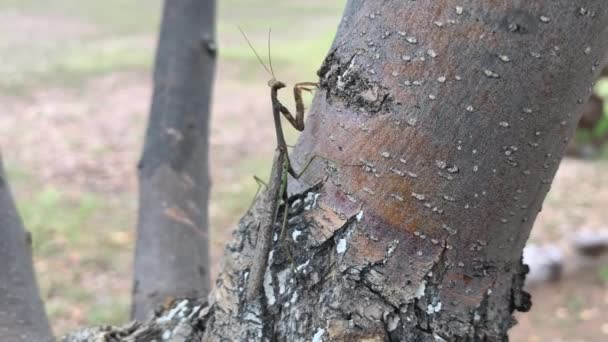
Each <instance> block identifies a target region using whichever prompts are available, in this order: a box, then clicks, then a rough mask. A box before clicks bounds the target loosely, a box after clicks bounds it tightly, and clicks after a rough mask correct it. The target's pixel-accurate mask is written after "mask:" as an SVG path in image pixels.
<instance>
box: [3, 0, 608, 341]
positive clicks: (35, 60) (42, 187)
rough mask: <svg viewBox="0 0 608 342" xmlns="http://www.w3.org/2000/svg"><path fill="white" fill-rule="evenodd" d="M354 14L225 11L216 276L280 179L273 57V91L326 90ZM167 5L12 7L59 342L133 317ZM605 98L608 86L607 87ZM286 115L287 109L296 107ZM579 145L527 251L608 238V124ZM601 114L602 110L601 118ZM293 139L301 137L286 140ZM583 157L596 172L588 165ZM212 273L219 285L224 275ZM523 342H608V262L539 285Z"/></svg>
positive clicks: (6, 134) (13, 84)
mask: <svg viewBox="0 0 608 342" xmlns="http://www.w3.org/2000/svg"><path fill="white" fill-rule="evenodd" d="M343 5H344V0H309V1H296V0H283V1H270V0H221V1H218V6H219V9H218V10H219V12H218V22H217V25H218V26H217V27H218V40H219V48H220V55H219V57H220V58H219V63H218V65H217V73H216V86H215V90H214V97H213V99H214V102H213V110H212V119H211V120H212V125H211V145H210V147H211V153H210V156H211V174H212V180H213V188H212V190H211V203H210V214H211V222H210V231H211V248H212V250H211V254H212V257H213V263H214V267H213V268H212V269H213V271H214V272H217V271H218V269H219V267H218V263H219V259H220V257H221V254H222V248H223V245H224V243H225V242H226V240H227V239H229V238H230V234H231V230H232V228H233V227H234V225H235V223H236V222H237V220H238V219H239V218H240V216H241V215H242V214H243V213H244V211H245V210H246V208H247V207H248V205H249V203H250V201H251V199H252V196H253V193H254V192H255V190H256V183H255V182H254V181H253V179H252V175H254V174H256V175H259V176H262V177H266V176H267V174H268V172H269V168H270V165H271V158H272V151H273V144H274V139H275V138H274V133H273V129H274V128H273V126H272V120H271V116H270V112H269V110H270V103H269V101H268V96H267V86H266V81H267V78H268V75H267V74H266V73H265V71H264V70H263V68H262V67H261V66H260V65H259V64H258V61H257V60H256V59H255V56H254V55H253V53H252V52H251V51H250V49H249V47H248V46H247V44H246V43H245V42H244V40H243V38H242V37H241V35H240V33H239V32H238V29H237V26H241V27H242V28H243V29H244V30H245V31H246V32H247V34H248V36H249V38H250V40H251V41H252V42H253V44H254V45H256V46H258V50H260V53H261V54H262V55H265V47H266V39H267V38H266V34H267V29H268V27H272V30H273V32H272V38H271V39H272V40H271V43H272V58H273V64H274V69H275V72H276V74H277V77H278V78H280V79H281V80H284V81H287V82H288V83H289V84H293V83H295V82H299V81H314V80H315V79H316V70H317V68H318V67H319V66H320V64H321V62H322V59H323V57H324V56H325V54H326V53H327V51H328V49H329V46H330V44H331V41H332V39H333V34H334V32H335V30H336V27H337V24H338V22H339V19H340V15H341V10H342V7H343ZM161 6H162V2H161V1H160V0H106V1H82V0H45V1H41V0H0V56H1V61H2V62H1V63H0V148H1V151H2V154H3V158H4V161H5V164H6V168H7V172H8V177H9V181H10V183H11V186H12V188H13V192H14V195H15V197H16V200H17V202H18V207H19V210H20V212H21V215H22V216H23V220H24V222H25V225H26V227H27V228H28V229H29V230H30V231H32V233H33V236H34V258H35V266H36V270H37V272H38V281H39V285H40V287H41V292H42V297H43V299H44V300H45V301H46V309H47V311H48V313H49V315H50V318H51V323H52V325H53V329H54V330H55V333H56V334H62V333H65V332H67V331H69V330H72V329H75V328H77V327H79V326H84V325H95V324H120V323H122V322H125V321H126V320H127V318H128V311H129V305H130V291H131V267H132V265H131V263H132V253H133V243H134V238H135V230H134V227H135V222H136V209H137V180H136V168H135V165H136V163H137V161H138V159H139V156H140V153H141V147H142V143H143V135H144V129H145V125H146V120H147V115H148V109H149V103H150V96H151V83H150V81H151V77H150V76H151V67H152V64H153V58H154V50H155V46H156V39H157V32H158V28H159V20H160V13H161ZM597 93H598V94H599V96H600V98H606V97H608V84H606V83H602V82H600V83H598V86H597ZM285 100H286V101H287V102H289V100H288V99H285ZM596 108H599V112H600V116H599V119H597V120H595V121H594V122H595V123H594V124H593V125H592V126H591V127H590V128H589V127H583V128H581V129H580V130H579V132H577V136H576V139H574V143H573V145H571V148H570V150H571V152H572V153H573V155H576V156H578V157H577V158H566V159H565V160H564V161H563V162H562V165H561V167H560V170H559V172H558V175H557V178H556V180H555V183H554V184H553V187H552V190H551V192H550V193H549V195H548V197H547V200H546V202H545V206H544V208H543V211H542V213H541V214H540V216H539V218H538V220H537V223H536V226H535V228H534V230H533V233H532V237H531V241H532V242H533V243H535V244H538V245H541V246H542V245H546V244H552V245H555V246H561V245H564V244H568V242H567V241H568V240H567V239H568V237H569V236H571V235H572V234H574V233H576V232H579V231H600V230H602V229H606V228H607V227H608V210H606V207H607V206H608V149H607V148H606V147H605V146H603V139H602V137H604V136H606V135H608V116H606V114H604V111H603V104H602V103H601V102H600V103H599V104H596ZM597 111H598V110H596V111H595V112H597ZM289 136H290V139H291V140H292V141H294V140H295V138H296V134H295V133H294V132H291V133H290V134H289ZM581 156H584V157H585V158H584V159H581V158H580V157H581ZM214 274H215V273H214ZM531 290H532V292H533V295H534V297H533V301H534V306H533V308H532V312H531V313H530V314H526V315H520V316H519V320H520V322H521V324H520V325H518V326H517V327H516V328H514V329H513V330H512V333H511V335H512V340H514V341H606V340H608V264H607V263H603V264H602V263H599V264H594V266H593V267H586V268H584V269H583V270H579V271H576V273H575V275H574V276H572V275H571V276H565V277H563V279H561V280H560V281H558V282H551V283H542V284H539V285H536V286H533V287H531Z"/></svg>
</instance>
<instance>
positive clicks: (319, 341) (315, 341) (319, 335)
mask: <svg viewBox="0 0 608 342" xmlns="http://www.w3.org/2000/svg"><path fill="white" fill-rule="evenodd" d="M323 334H325V329H323V328H319V329H317V331H316V332H315V334H314V335H313V336H312V342H323Z"/></svg>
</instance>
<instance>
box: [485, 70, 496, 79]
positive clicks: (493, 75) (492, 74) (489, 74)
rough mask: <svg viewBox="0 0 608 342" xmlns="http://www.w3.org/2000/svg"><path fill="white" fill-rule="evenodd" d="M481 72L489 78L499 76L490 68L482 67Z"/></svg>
mask: <svg viewBox="0 0 608 342" xmlns="http://www.w3.org/2000/svg"><path fill="white" fill-rule="evenodd" d="M483 73H484V74H485V75H486V76H488V77H490V78H499V77H500V76H499V75H498V74H497V73H496V72H494V71H492V70H490V69H483Z"/></svg>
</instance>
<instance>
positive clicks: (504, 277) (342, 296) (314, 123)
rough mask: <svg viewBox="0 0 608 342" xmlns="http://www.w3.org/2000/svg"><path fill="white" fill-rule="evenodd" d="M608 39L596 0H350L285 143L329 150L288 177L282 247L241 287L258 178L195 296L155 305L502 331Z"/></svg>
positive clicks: (310, 334)
mask: <svg viewBox="0 0 608 342" xmlns="http://www.w3.org/2000/svg"><path fill="white" fill-rule="evenodd" d="M607 44H608V8H606V6H604V2H603V1H602V0H586V1H577V2H573V1H569V0H552V1H549V0H535V1H482V0H476V1H472V0H467V1H455V0H434V1H431V0H419V1H403V0H385V1H362V0H351V1H349V2H348V4H347V7H346V10H345V14H344V18H343V21H342V23H341V25H340V28H339V31H338V33H337V36H336V39H335V41H334V45H333V47H332V50H331V52H330V54H329V55H328V57H327V58H326V60H325V62H324V64H323V66H322V68H321V70H320V72H319V76H320V90H319V91H318V93H317V94H316V96H315V99H314V101H313V106H312V108H311V110H310V115H309V119H308V121H307V128H306V130H305V131H304V133H303V135H302V136H301V137H300V141H299V143H298V145H297V147H296V151H295V153H294V154H293V155H292V161H294V162H299V163H297V164H299V165H301V164H303V161H305V160H307V159H308V158H309V157H310V156H312V155H320V156H324V157H328V158H330V159H331V160H333V161H335V162H333V161H332V162H328V161H319V162H316V163H315V164H313V166H312V168H311V169H309V171H308V172H307V173H306V174H305V177H304V179H301V180H300V182H296V181H295V180H292V181H290V189H291V192H292V196H291V197H290V200H289V202H288V203H287V205H285V206H283V207H282V208H281V210H289V214H290V219H289V224H288V234H287V235H288V236H289V241H288V246H289V247H288V248H289V249H290V252H291V255H292V256H293V258H294V264H291V263H290V262H289V261H288V258H287V256H286V253H285V250H283V248H282V247H281V244H279V243H278V241H275V243H274V245H273V249H272V251H271V253H270V256H269V267H268V269H267V272H266V276H265V282H264V285H265V286H264V290H265V291H264V292H265V298H264V299H263V301H262V302H257V303H247V302H246V296H245V292H246V291H245V289H246V287H247V282H248V279H249V271H250V269H251V268H252V264H251V263H252V260H253V256H254V255H255V246H254V243H255V241H256V234H257V231H258V228H259V223H260V217H263V214H264V213H265V212H266V210H267V208H265V207H264V203H266V202H267V198H265V196H262V197H260V199H259V200H258V201H257V202H256V204H255V205H254V207H253V208H252V210H251V211H250V212H249V213H248V214H247V215H246V216H245V217H244V218H243V219H242V221H241V222H240V224H239V226H238V228H237V230H236V233H235V240H234V241H233V242H232V243H231V244H229V245H228V246H227V248H226V251H225V257H224V263H223V272H222V273H221V274H220V275H219V277H218V280H217V283H216V288H215V290H214V292H213V293H212V295H211V296H210V298H211V303H209V306H208V307H206V308H204V309H202V310H200V311H199V309H200V308H198V307H197V306H196V307H192V308H191V307H189V306H188V307H187V308H186V309H184V306H183V305H182V307H181V308H180V309H179V310H185V311H183V314H182V315H181V316H180V315H173V316H171V317H173V318H174V320H175V321H181V322H184V324H187V325H188V326H195V328H194V330H192V329H191V330H189V333H188V334H189V335H188V336H190V337H195V336H196V338H200V337H199V336H200V335H197V334H200V333H201V332H202V334H203V340H204V341H220V340H221V341H225V340H234V341H254V340H255V341H258V340H265V341H266V340H276V341H311V340H312V341H315V342H318V341H355V340H366V341H385V340H393V341H504V340H507V339H508V337H507V336H508V335H507V331H508V329H509V328H510V327H511V326H512V325H513V324H514V322H515V321H514V319H513V316H512V313H513V311H514V310H520V311H526V310H528V309H529V307H530V305H531V303H530V298H529V295H528V294H527V293H525V292H524V291H523V290H522V286H523V282H524V277H525V274H526V271H527V267H526V266H525V265H523V264H522V262H521V255H522V249H523V246H524V244H525V242H526V239H527V238H528V235H529V233H530V229H531V227H532V224H533V222H534V219H535V217H536V215H537V213H538V211H539V210H540V209H541V205H542V201H543V199H544V197H545V195H546V193H547V191H548V189H549V186H550V184H551V180H552V178H553V176H554V174H555V171H556V170H557V168H558V165H559V161H560V159H561V156H562V153H563V151H564V148H565V146H566V143H567V141H568V138H569V137H570V136H571V134H572V132H573V130H574V128H575V127H576V124H577V122H578V119H579V115H578V114H577V113H578V112H579V111H580V109H581V107H582V104H584V103H585V101H586V99H587V98H588V97H589V95H590V89H591V84H592V80H593V79H594V77H595V76H596V75H595V74H597V72H599V70H596V67H597V65H599V61H600V60H601V58H602V57H603V55H604V53H605V52H606V48H607V46H606V45H607ZM269 115H270V103H269ZM280 215H281V213H279V217H280ZM275 229H276V232H277V233H278V231H279V229H280V227H278V226H277V227H275ZM176 310H177V309H176ZM193 315H194V316H196V315H198V316H200V321H199V322H192V319H191V317H193ZM175 317H183V318H175ZM161 321H162V322H165V320H162V319H161ZM154 322H155V321H151V323H150V324H151V325H150V326H155V324H156V323H154ZM170 331H174V330H171V329H170ZM181 336H183V335H181ZM176 338H177V337H176ZM180 338H182V339H175V340H176V341H177V340H180V341H181V340H183V337H180Z"/></svg>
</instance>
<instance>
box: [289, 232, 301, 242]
mask: <svg viewBox="0 0 608 342" xmlns="http://www.w3.org/2000/svg"><path fill="white" fill-rule="evenodd" d="M300 235H302V231H300V230H297V229H296V230H294V231H293V233H291V238H292V239H293V241H294V242H298V237H299V236H300Z"/></svg>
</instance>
